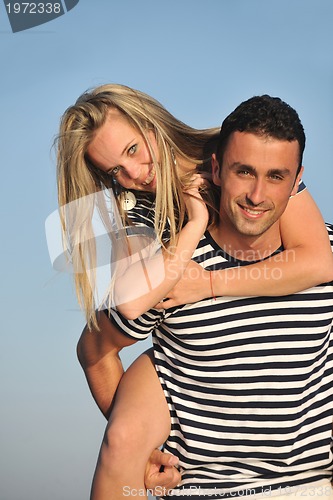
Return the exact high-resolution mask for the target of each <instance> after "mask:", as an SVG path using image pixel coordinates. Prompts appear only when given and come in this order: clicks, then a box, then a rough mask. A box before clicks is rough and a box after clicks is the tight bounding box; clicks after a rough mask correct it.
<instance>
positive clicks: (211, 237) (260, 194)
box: [79, 96, 333, 499]
mask: <svg viewBox="0 0 333 500" xmlns="http://www.w3.org/2000/svg"><path fill="white" fill-rule="evenodd" d="M304 145H305V136H304V131H303V127H302V125H301V123H300V121H299V118H298V115H297V113H296V112H295V111H294V110H293V109H292V108H290V107H289V106H288V105H286V104H285V103H283V102H282V101H281V100H280V99H277V98H271V97H269V96H262V97H255V98H252V99H249V100H248V101H246V102H245V103H242V104H241V105H240V106H239V107H238V108H237V109H236V110H235V111H234V112H233V113H232V114H231V115H229V117H228V118H227V119H226V120H225V121H224V123H223V125H222V129H221V136H220V144H219V148H218V151H217V154H216V156H214V157H213V181H214V183H215V184H216V185H217V186H219V187H220V205H219V214H220V218H219V222H218V224H217V225H216V226H215V227H213V228H212V229H210V231H209V232H206V234H205V235H204V237H203V238H202V240H201V242H200V244H199V246H198V248H197V250H196V252H195V254H194V256H193V259H194V260H195V261H196V262H198V263H200V264H201V265H202V266H203V267H204V268H206V269H211V270H213V269H222V268H226V267H231V268H234V269H235V272H237V269H238V268H239V266H246V265H247V264H249V263H251V262H254V261H258V260H263V259H267V263H268V265H269V257H270V256H271V255H273V254H276V252H279V251H280V249H281V246H282V239H281V234H280V227H279V219H280V217H281V215H282V214H283V212H284V210H285V208H286V206H287V204H288V200H289V198H290V196H293V195H295V194H296V192H297V188H298V184H299V181H300V178H301V174H302V167H301V165H302V154H303V150H304ZM328 231H329V234H330V237H331V241H332V242H333V231H332V228H331V227H329V228H328ZM291 258H292V255H291ZM295 265H297V262H295ZM212 284H213V283H212ZM213 285H214V284H213ZM102 321H109V320H108V319H107V318H106V317H105V318H103V319H102ZM111 321H112V324H113V327H112V328H113V329H114V327H115V326H117V328H118V329H119V330H120V332H122V333H124V334H125V335H126V336H127V343H128V344H130V343H132V342H133V341H135V340H138V339H143V338H146V337H147V336H148V335H150V334H151V333H152V334H153V340H154V354H155V364H156V369H157V372H158V375H159V379H160V383H161V385H162V387H163V390H164V394H165V396H166V400H167V402H168V407H169V411H170V414H171V431H170V435H169V437H168V439H167V441H166V443H165V449H166V451H168V452H170V453H173V454H174V455H175V456H176V457H177V458H178V459H179V465H180V467H181V470H182V482H181V484H180V486H178V487H177V488H176V489H175V490H174V492H173V495H177V496H180V497H184V498H185V497H188V496H191V498H192V499H196V498H198V499H199V498H204V497H205V496H207V497H212V496H213V497H214V498H220V499H222V498H231V497H237V496H245V495H251V496H254V497H262V496H271V495H272V496H273V495H276V496H283V495H293V496H302V494H304V495H310V496H324V495H325V497H329V498H333V490H332V488H331V485H330V479H331V475H332V455H331V438H332V420H333V404H332V403H333V390H332V382H333V370H332V366H333V343H332V339H331V335H332V334H331V330H332V322H333V283H328V284H324V285H321V286H318V287H315V288H312V289H311V290H306V291H304V292H302V293H299V294H294V295H289V296H286V297H219V298H217V299H216V300H212V299H207V300H203V301H201V302H198V303H196V304H187V305H184V306H178V307H175V308H172V309H170V310H168V311H163V310H162V311H161V310H156V309H154V310H151V311H149V313H147V314H146V315H145V316H144V318H138V320H134V321H126V320H125V319H124V318H122V317H121V315H120V314H118V313H117V312H116V311H111ZM118 340H119V342H118ZM122 343H123V340H122V337H121V334H120V333H113V334H112V336H110V337H109V338H108V339H106V338H104V336H103V338H98V335H95V336H93V335H89V334H88V333H87V332H85V333H84V334H83V337H82V339H81V342H80V345H79V350H80V351H81V352H82V350H84V352H85V353H89V352H90V353H91V360H93V359H94V360H96V359H98V360H99V367H100V370H99V371H100V373H104V382H103V377H101V376H100V374H98V375H97V376H95V375H94V374H92V372H91V371H89V369H90V367H91V363H89V360H87V358H85V359H84V356H83V357H82V356H81V361H82V364H83V365H84V368H85V370H86V373H87V376H88V380H89V382H90V386H91V389H92V392H93V394H94V396H95V398H96V401H97V402H98V403H99V405H100V407H103V406H104V407H105V402H104V403H103V401H102V400H103V393H104V388H105V386H106V385H109V384H110V380H112V377H113V380H114V381H115V384H116V383H117V381H118V380H119V376H120V374H121V368H119V365H118V375H119V376H118V375H117V374H115V373H113V374H112V373H111V375H112V376H111V377H110V367H108V366H107V363H106V358H105V357H103V356H104V354H105V353H107V357H108V359H111V358H113V359H115V354H117V352H118V351H119V349H120V346H121V344H122ZM99 352H100V355H99V354H98V353H99ZM96 353H97V354H96ZM110 353H112V354H111V355H110ZM112 362H113V363H114V365H115V364H116V363H115V362H114V361H112ZM94 368H95V369H96V365H94ZM97 371H98V370H97ZM97 371H95V374H96V373H97ZM116 379H117V381H116ZM101 380H102V383H101ZM98 391H100V392H98ZM161 425H162V422H161ZM152 470H153V472H154V471H155V470H156V469H154V468H152ZM172 470H173V469H172V468H170V469H168V471H170V474H171V473H172ZM166 476H168V474H166ZM155 479H156V483H155V484H158V481H161V477H160V476H158V475H157V476H155ZM166 481H169V477H168V478H167V480H166ZM152 484H153V483H152ZM148 486H149V484H148Z"/></svg>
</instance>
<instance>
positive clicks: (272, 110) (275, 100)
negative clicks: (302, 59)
mask: <svg viewBox="0 0 333 500" xmlns="http://www.w3.org/2000/svg"><path fill="white" fill-rule="evenodd" d="M237 131H238V132H249V133H251V134H255V135H258V136H263V137H272V138H274V139H279V140H282V141H290V142H291V141H295V140H296V141H297V142H298V144H299V169H300V168H301V165H302V161H303V152H304V148H305V133H304V128H303V125H302V123H301V120H300V118H299V116H298V114H297V112H296V111H295V110H294V109H293V108H292V107H291V106H289V104H287V103H285V102H284V101H282V100H281V99H280V98H279V97H271V96H269V95H262V96H255V97H251V98H250V99H248V100H247V101H244V102H242V103H241V104H240V105H239V106H237V108H236V109H235V110H234V111H233V112H232V113H230V115H229V116H227V118H226V119H225V120H224V121H223V123H222V127H221V132H220V138H219V143H218V147H217V153H216V155H217V160H218V161H219V164H220V165H222V161H223V152H224V150H225V148H226V146H227V144H228V141H229V138H230V136H231V134H232V133H233V132H237Z"/></svg>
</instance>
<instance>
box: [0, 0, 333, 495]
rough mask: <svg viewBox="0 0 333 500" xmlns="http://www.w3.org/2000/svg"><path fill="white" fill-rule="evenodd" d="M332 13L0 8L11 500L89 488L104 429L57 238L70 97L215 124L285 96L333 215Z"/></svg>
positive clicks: (320, 195)
mask: <svg viewBox="0 0 333 500" xmlns="http://www.w3.org/2000/svg"><path fill="white" fill-rule="evenodd" d="M332 22H333V3H332V1H331V0H320V2H318V0H278V1H275V0H205V1H203V0H180V1H179V0H167V1H166V0H164V1H163V0H140V2H139V1H137V0H122V1H121V2H120V1H117V2H116V1H112V2H111V1H109V0H95V1H93V0H80V2H79V3H78V5H77V6H76V7H75V8H74V9H72V10H71V11H70V12H68V13H67V14H66V15H64V16H61V17H59V18H58V19H55V20H53V21H51V22H49V23H47V24H44V25H42V26H39V27H36V28H33V29H30V30H27V31H23V32H19V33H15V34H13V33H12V32H11V29H10V25H9V21H8V19H7V17H6V12H5V7H4V5H3V3H2V4H1V5H0V58H1V59H0V62H1V66H0V67H1V122H0V123H1V125H0V126H1V175H2V182H1V204H2V208H1V212H2V231H3V238H2V245H1V252H2V263H3V264H2V266H1V283H2V285H3V286H2V295H1V308H2V311H1V318H2V328H1V330H0V331H1V333H0V342H1V344H0V345H1V348H0V357H1V360H0V380H1V407H2V409H1V416H0V419H1V420H0V421H1V426H0V447H1V457H0V498H1V499H3V500H30V499H31V500H46V499H47V500H85V499H88V497H89V487H90V482H91V477H92V474H93V469H94V465H95V461H96V457H97V453H98V449H99V445H100V441H101V438H102V434H103V429H104V426H105V422H104V418H103V417H102V415H101V414H100V413H99V411H98V410H97V407H95V405H94V403H93V401H92V399H91V397H90V395H89V393H88V389H87V386H86V383H85V380H84V377H83V373H81V369H80V367H79V365H78V362H77V360H76V354H75V347H76V342H77V340H78V338H79V335H80V332H81V330H82V328H83V326H84V319H83V316H82V314H81V312H80V311H79V309H78V306H77V304H76V299H75V295H74V292H73V286H72V283H71V279H70V276H69V275H65V274H57V273H56V272H55V271H54V270H52V268H51V266H50V262H49V258H48V253H47V246H46V242H45V236H44V221H45V219H46V217H47V216H48V215H49V214H50V213H51V212H52V211H53V210H54V209H55V208H56V205H57V200H56V184H55V159H54V153H53V152H52V142H53V139H54V137H55V135H56V133H57V129H58V124H59V119H60V116H61V114H62V113H63V111H64V110H65V108H66V107H67V106H69V105H70V104H72V103H73V102H74V100H75V99H76V97H77V96H78V95H79V94H80V93H81V92H83V91H84V90H86V89H87V88H90V87H92V86H95V85H99V84H102V83H107V82H117V83H123V84H126V85H129V86H133V87H135V88H138V89H140V90H143V91H145V92H147V93H149V94H151V95H152V96H154V97H155V98H157V99H158V100H160V101H161V102H162V103H163V104H164V105H165V106H166V107H167V108H168V109H169V110H170V111H171V112H173V113H174V114H175V115H176V116H177V117H178V118H180V119H181V120H183V121H185V122H188V123H189V124H190V125H192V126H194V127H209V126H215V125H219V124H220V123H221V121H222V119H223V118H224V117H225V116H226V115H227V114H228V113H229V112H230V111H231V110H232V109H233V108H234V107H235V106H236V105H237V104H239V103H240V102H241V101H242V100H244V99H246V98H248V97H250V96H252V95H255V94H261V93H269V94H271V95H277V96H280V97H282V98H283V99H284V100H286V101H287V102H288V103H289V104H291V105H292V106H293V107H295V108H296V109H297V110H298V112H299V114H300V116H301V119H302V121H303V124H304V127H305V130H306V133H307V146H306V153H305V157H304V165H305V174H304V180H305V182H306V184H307V186H308V188H309V189H310V191H311V193H312V194H313V196H314V198H315V199H316V201H317V203H318V205H319V207H320V209H321V210H322V213H323V215H324V217H325V219H326V220H328V221H329V220H330V221H333V198H332V193H331V191H332V186H333V168H332V161H333V160H332V158H333V141H332V137H333V54H332V47H333V30H332ZM142 348H143V346H142V345H139V346H135V347H134V348H131V349H130V350H129V352H128V353H126V355H125V356H124V361H125V364H126V365H127V364H128V363H129V362H130V360H131V359H133V357H134V356H136V354H137V353H138V352H140V350H141V349H142Z"/></svg>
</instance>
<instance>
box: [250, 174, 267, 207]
mask: <svg viewBox="0 0 333 500" xmlns="http://www.w3.org/2000/svg"><path fill="white" fill-rule="evenodd" d="M247 198H248V199H249V200H250V201H251V202H252V203H253V205H260V203H262V202H263V201H265V185H264V181H262V180H260V179H254V180H253V182H252V183H251V186H250V189H249V190H248V193H247Z"/></svg>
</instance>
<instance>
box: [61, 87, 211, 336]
mask: <svg viewBox="0 0 333 500" xmlns="http://www.w3.org/2000/svg"><path fill="white" fill-rule="evenodd" d="M110 109H116V110H118V111H119V112H120V113H121V114H122V115H123V116H124V117H125V118H126V119H127V120H128V122H129V124H130V125H132V126H133V127H134V128H136V129H137V130H138V131H139V132H140V133H141V135H142V136H143V138H144V140H145V141H146V143H147V146H148V148H149V150H150V153H151V156H152V160H153V163H154V166H155V168H156V175H157V189H156V199H155V221H154V225H155V231H156V234H157V237H158V238H159V240H160V241H161V242H162V234H163V231H164V230H165V227H166V224H168V227H169V230H170V243H171V245H173V244H174V243H175V242H176V240H177V233H178V232H179V231H180V229H181V227H182V225H183V223H184V218H185V216H186V210H185V203H184V197H183V191H184V189H186V187H187V185H188V184H189V183H190V176H189V175H188V174H187V175H186V174H184V171H182V170H181V167H182V165H189V164H192V165H193V169H195V167H196V166H199V165H203V164H204V163H205V161H209V159H210V155H211V152H212V151H213V149H214V144H215V142H216V141H217V138H218V134H219V128H211V129H204V130H196V129H193V128H192V127H189V126H188V125H186V124H184V123H183V122H181V121H180V120H177V119H176V118H175V117H174V116H173V115H172V114H171V113H169V112H168V111H167V110H166V109H165V108H164V107H163V106H162V105H161V104H160V103H159V102H158V101H156V100H155V99H153V98H152V97H150V96H149V95H147V94H144V93H143V92H140V91H138V90H134V89H132V88H129V87H126V86H124V85H118V84H107V85H103V86H100V87H97V88H95V89H93V90H91V91H88V92H85V93H83V94H82V95H81V96H80V97H79V98H78V99H77V101H76V103H75V104H74V105H73V106H70V107H69V108H68V109H67V110H66V111H65V113H64V114H63V116H62V119H61V124H60V131H59V135H58V137H57V140H56V144H57V182H58V200H59V206H60V207H65V206H68V204H70V203H71V202H73V201H75V200H77V201H76V203H78V204H79V203H80V201H79V200H80V199H81V198H84V197H85V199H87V197H88V199H89V195H92V194H94V193H97V192H99V191H101V190H102V189H103V188H105V187H106V188H113V182H112V176H110V174H106V173H105V172H103V171H102V170H99V169H98V168H96V167H95V166H94V165H93V164H92V163H91V162H90V161H89V159H88V157H87V148H88V146H89V144H90V143H91V141H92V140H93V138H94V136H95V133H96V131H97V130H98V129H99V128H100V127H101V126H102V125H103V124H104V123H105V121H106V119H107V118H108V117H109V116H110V113H109V111H110ZM149 131H152V132H153V133H154V136H155V138H156V142H157V147H158V154H159V162H158V163H157V162H156V158H155V157H154V152H153V149H152V147H151V145H150V141H149V134H148V132H149ZM179 167H180V168H179ZM91 211H92V207H89V204H88V206H87V204H86V203H85V204H84V210H81V211H79V212H80V213H79V215H78V213H77V212H78V211H76V216H75V217H74V219H75V220H72V221H71V223H70V226H71V227H70V228H69V227H68V225H69V223H68V221H67V220H66V217H63V220H62V223H63V231H64V235H65V240H67V241H68V240H70V241H69V242H68V246H69V247H70V248H71V249H72V250H73V248H76V250H77V251H76V252H75V254H76V256H75V259H76V261H77V262H76V269H77V270H78V269H79V270H80V271H79V272H75V273H74V276H75V285H76V291H77V295H78V298H79V302H80V304H81V306H82V307H83V309H84V310H85V313H86V317H87V322H88V325H89V326H90V327H91V326H92V325H93V326H95V327H96V326H97V323H96V315H95V307H96V306H95V304H94V296H93V291H92V286H91V279H90V280H89V279H88V276H87V272H86V271H87V269H93V268H94V260H95V250H94V242H93V240H92V239H91V238H90V237H89V234H91V223H90V220H91V215H92V212H91ZM72 219H73V217H72ZM83 241H85V242H86V244H85V246H84V245H83V243H82V242H83ZM72 258H73V256H72Z"/></svg>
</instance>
